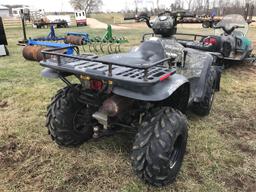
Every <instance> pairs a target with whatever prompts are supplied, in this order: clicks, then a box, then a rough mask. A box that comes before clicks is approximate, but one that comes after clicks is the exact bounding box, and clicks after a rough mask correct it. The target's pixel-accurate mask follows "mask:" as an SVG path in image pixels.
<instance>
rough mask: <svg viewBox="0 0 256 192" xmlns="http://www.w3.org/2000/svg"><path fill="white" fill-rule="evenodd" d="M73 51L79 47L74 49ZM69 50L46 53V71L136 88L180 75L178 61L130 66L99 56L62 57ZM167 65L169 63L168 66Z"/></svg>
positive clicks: (53, 50) (65, 55)
mask: <svg viewBox="0 0 256 192" xmlns="http://www.w3.org/2000/svg"><path fill="white" fill-rule="evenodd" d="M72 47H73V48H74V47H76V46H72ZM63 49H65V48H56V49H49V50H44V51H42V54H43V57H44V59H43V61H41V62H40V64H41V65H42V66H43V67H47V68H51V69H53V70H55V71H59V72H64V73H68V74H70V75H76V76H78V75H79V76H86V77H87V76H89V77H92V78H95V79H101V80H111V81H114V82H125V83H136V86H150V85H153V84H156V83H157V82H159V81H163V80H164V79H167V78H168V77H169V76H171V75H173V74H175V73H176V68H175V67H173V61H174V60H175V58H165V59H162V60H159V61H157V62H154V63H151V62H149V63H143V64H132V63H130V64H127V63H125V64H124V63H121V62H120V63H116V62H109V61H102V60H100V58H98V57H97V56H96V55H92V54H84V55H67V54H62V53H60V50H63ZM166 63H168V64H167V65H166Z"/></svg>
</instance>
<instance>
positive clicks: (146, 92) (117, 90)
mask: <svg viewBox="0 0 256 192" xmlns="http://www.w3.org/2000/svg"><path fill="white" fill-rule="evenodd" d="M186 83H189V81H188V80H187V78H185V77H184V76H182V75H179V74H174V75H172V76H171V77H169V78H168V79H166V80H164V81H161V82H159V83H157V84H155V85H154V86H150V87H140V86H128V85H127V86H125V85H115V86H114V87H113V93H114V94H116V95H120V96H124V97H128V98H132V99H136V100H141V101H163V100H165V99H167V98H169V97H170V96H171V95H172V94H173V93H174V92H175V91H176V90H177V89H178V88H179V87H181V86H182V85H184V84H186Z"/></svg>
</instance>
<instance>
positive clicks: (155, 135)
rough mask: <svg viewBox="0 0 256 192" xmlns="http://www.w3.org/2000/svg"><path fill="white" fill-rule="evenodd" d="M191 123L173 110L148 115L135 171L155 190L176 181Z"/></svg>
mask: <svg viewBox="0 0 256 192" xmlns="http://www.w3.org/2000/svg"><path fill="white" fill-rule="evenodd" d="M187 135H188V130H187V120H186V117H185V116H184V115H183V114H182V113H181V112H179V111H177V110H174V109H172V108H169V107H162V108H158V109H156V110H154V111H152V112H150V113H148V114H147V115H146V116H145V118H144V120H143V123H142V124H141V128H140V129H139V132H138V134H137V135H136V138H135V142H134V145H133V149H132V155H131V159H132V167H133V169H134V171H135V172H136V174H137V175H138V176H139V177H140V178H141V179H143V180H144V181H146V182H147V183H150V184H152V185H155V186H164V185H167V184H169V183H172V182H174V181H175V179H176V177H177V174H178V173H179V170H180V167H181V165H182V161H183V157H184V154H185V150H186V144H187Z"/></svg>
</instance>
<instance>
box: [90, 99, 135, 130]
mask: <svg viewBox="0 0 256 192" xmlns="http://www.w3.org/2000/svg"><path fill="white" fill-rule="evenodd" d="M133 104H134V100H133V99H129V98H127V97H121V96H117V95H114V96H111V97H110V98H108V99H107V100H105V101H104V102H103V104H102V106H101V107H100V110H99V111H98V112H96V113H94V114H93V118H95V119H96V120H97V121H98V122H99V123H100V124H101V125H103V127H104V129H108V117H117V116H119V115H122V114H123V113H124V112H125V111H129V109H131V108H132V107H133Z"/></svg>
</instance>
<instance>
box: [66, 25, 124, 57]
mask: <svg viewBox="0 0 256 192" xmlns="http://www.w3.org/2000/svg"><path fill="white" fill-rule="evenodd" d="M65 43H70V44H73V45H78V46H82V47H83V49H84V45H87V44H88V45H89V50H90V52H102V53H106V52H108V53H109V54H111V53H118V52H121V44H124V43H128V40H127V39H126V38H125V37H115V36H113V31H112V26H111V25H108V27H107V29H106V32H105V34H104V35H103V36H102V37H100V36H96V37H93V38H89V35H88V34H87V33H73V32H72V33H68V34H67V37H66V40H65ZM84 50H85V49H84Z"/></svg>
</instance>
